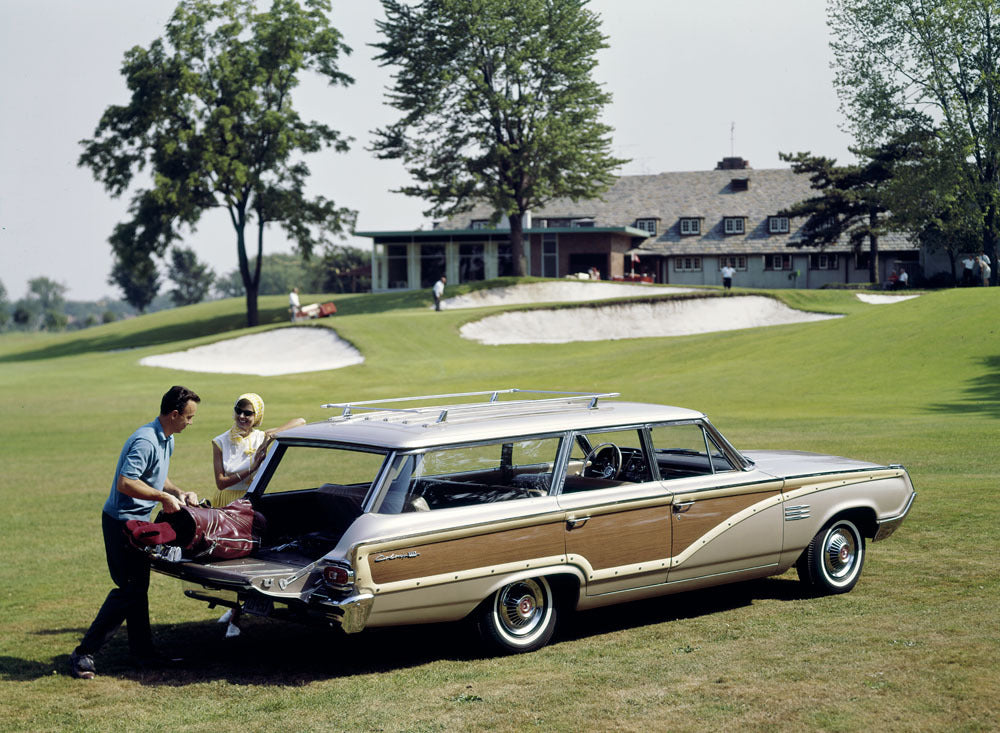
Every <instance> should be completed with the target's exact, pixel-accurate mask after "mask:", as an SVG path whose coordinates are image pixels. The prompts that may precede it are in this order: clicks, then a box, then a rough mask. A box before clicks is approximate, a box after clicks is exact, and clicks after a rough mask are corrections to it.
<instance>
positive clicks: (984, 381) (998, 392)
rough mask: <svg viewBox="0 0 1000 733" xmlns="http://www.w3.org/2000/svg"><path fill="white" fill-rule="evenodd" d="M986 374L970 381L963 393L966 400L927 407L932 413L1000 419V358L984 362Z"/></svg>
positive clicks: (989, 357)
mask: <svg viewBox="0 0 1000 733" xmlns="http://www.w3.org/2000/svg"><path fill="white" fill-rule="evenodd" d="M982 366H983V368H984V372H983V373H982V374H980V375H979V376H978V377H976V378H974V379H972V380H969V382H968V384H967V385H966V387H965V388H964V389H963V390H962V393H963V394H964V395H966V399H964V400H961V401H956V402H939V403H932V404H929V405H928V406H927V408H926V409H927V410H928V411H930V412H940V413H947V414H955V413H956V412H962V413H970V412H978V413H982V414H985V415H990V416H992V417H996V418H1000V356H988V357H986V358H985V359H983V360H982Z"/></svg>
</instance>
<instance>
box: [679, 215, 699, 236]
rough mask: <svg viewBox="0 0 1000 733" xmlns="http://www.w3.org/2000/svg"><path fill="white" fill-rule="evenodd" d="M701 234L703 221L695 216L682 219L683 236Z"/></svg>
mask: <svg viewBox="0 0 1000 733" xmlns="http://www.w3.org/2000/svg"><path fill="white" fill-rule="evenodd" d="M692 234H701V219H699V218H697V217H693V216H685V217H682V218H681V236H689V235H692Z"/></svg>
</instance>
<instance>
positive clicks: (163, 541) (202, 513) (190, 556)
mask: <svg viewBox="0 0 1000 733" xmlns="http://www.w3.org/2000/svg"><path fill="white" fill-rule="evenodd" d="M125 527H126V532H127V533H128V536H129V539H130V540H131V542H132V544H133V545H135V546H136V547H139V548H140V549H143V548H146V547H154V546H156V545H169V546H171V547H180V548H181V549H182V550H183V551H184V552H183V557H184V559H186V560H198V559H212V560H232V559H234V558H237V557H245V556H246V555H249V554H250V553H251V552H252V551H253V550H254V548H256V547H259V546H260V538H261V535H262V534H263V533H264V531H265V530H266V529H267V520H265V519H264V515H263V514H261V513H260V512H257V511H254V508H253V505H252V504H251V503H250V502H249V500H247V499H237V500H236V501H234V502H233V503H232V504H229V505H228V506H224V507H222V508H219V509H216V508H214V507H201V506H182V507H181V508H180V511H177V512H173V513H172V514H167V513H165V512H160V513H159V514H158V515H157V517H156V521H155V522H143V521H139V520H135V519H133V520H131V521H128V522H126V523H125Z"/></svg>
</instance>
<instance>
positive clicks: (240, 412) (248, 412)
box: [234, 407, 253, 417]
mask: <svg viewBox="0 0 1000 733" xmlns="http://www.w3.org/2000/svg"><path fill="white" fill-rule="evenodd" d="M234 409H235V410H236V414H237V415H242V416H243V417H253V410H241V409H240V408H238V407H236V408H234Z"/></svg>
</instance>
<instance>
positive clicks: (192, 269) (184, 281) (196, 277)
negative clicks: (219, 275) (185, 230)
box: [169, 247, 215, 305]
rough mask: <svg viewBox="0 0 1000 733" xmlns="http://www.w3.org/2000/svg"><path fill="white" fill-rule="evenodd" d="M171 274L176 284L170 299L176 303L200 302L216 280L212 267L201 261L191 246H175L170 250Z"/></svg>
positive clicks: (189, 303) (191, 303)
mask: <svg viewBox="0 0 1000 733" xmlns="http://www.w3.org/2000/svg"><path fill="white" fill-rule="evenodd" d="M169 274H170V279H171V280H172V281H173V282H174V285H175V286H176V287H174V289H173V290H171V291H170V299H171V300H172V301H173V302H174V305H193V304H194V303H200V302H201V301H203V300H204V299H205V296H206V295H208V290H209V288H211V287H212V283H213V282H214V281H215V273H214V272H212V268H211V267H209V266H208V265H207V264H205V263H204V262H201V261H200V260H199V259H198V255H196V254H195V252H194V250H193V249H191V248H190V247H174V248H172V249H171V250H170V269H169Z"/></svg>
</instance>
